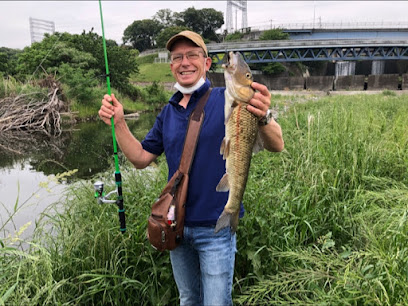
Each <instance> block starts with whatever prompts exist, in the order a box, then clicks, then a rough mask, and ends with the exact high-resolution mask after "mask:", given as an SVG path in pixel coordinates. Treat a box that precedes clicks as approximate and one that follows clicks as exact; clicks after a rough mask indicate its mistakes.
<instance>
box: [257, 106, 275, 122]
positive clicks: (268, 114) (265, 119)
mask: <svg viewBox="0 0 408 306" xmlns="http://www.w3.org/2000/svg"><path fill="white" fill-rule="evenodd" d="M272 119H273V116H272V111H271V110H270V109H268V110H267V112H266V115H265V116H263V117H262V118H261V119H259V121H258V124H259V126H265V125H267V124H268V123H269V122H271V120H272Z"/></svg>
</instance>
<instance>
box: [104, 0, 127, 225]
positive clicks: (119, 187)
mask: <svg viewBox="0 0 408 306" xmlns="http://www.w3.org/2000/svg"><path fill="white" fill-rule="evenodd" d="M99 12H100V15H101V26H102V42H103V54H104V57H105V69H106V86H107V89H108V95H109V96H110V95H111V87H110V74H109V66H108V54H107V51H106V41H105V30H104V27H103V14H102V2H101V0H99ZM112 103H113V102H112ZM111 127H112V141H113V156H114V159H115V183H116V189H117V199H116V204H117V205H118V208H119V209H118V214H119V222H120V231H121V232H122V233H125V232H126V221H125V208H124V206H123V196H122V175H121V173H120V169H119V160H118V148H117V144H116V136H115V124H114V119H113V116H112V117H111Z"/></svg>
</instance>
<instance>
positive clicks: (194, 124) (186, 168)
mask: <svg viewBox="0 0 408 306" xmlns="http://www.w3.org/2000/svg"><path fill="white" fill-rule="evenodd" d="M210 92H211V88H210V89H208V90H207V92H206V93H205V94H204V96H203V97H201V99H200V100H199V101H198V103H197V106H196V108H195V109H194V111H193V112H192V114H191V116H190V119H189V123H188V128H187V133H186V138H185V140H184V147H183V153H182V155H181V160H180V164H179V167H178V170H177V171H176V172H175V173H174V174H173V176H172V177H171V179H170V180H169V182H168V183H167V185H166V186H165V187H164V189H163V191H162V192H161V194H160V196H159V198H158V200H157V201H156V202H155V203H154V204H153V205H152V213H151V214H150V216H149V219H148V223H147V238H148V239H149V241H150V243H151V245H152V246H153V247H154V248H155V249H157V250H159V251H160V252H163V251H164V250H173V249H175V248H176V247H177V246H178V245H179V244H180V242H181V241H182V239H183V230H184V215H185V203H186V198H187V191H188V180H189V172H190V167H191V163H192V161H193V158H194V154H195V149H196V146H197V140H198V136H199V134H200V130H201V125H202V123H203V121H204V106H205V104H206V103H207V100H208V97H209V95H210Z"/></svg>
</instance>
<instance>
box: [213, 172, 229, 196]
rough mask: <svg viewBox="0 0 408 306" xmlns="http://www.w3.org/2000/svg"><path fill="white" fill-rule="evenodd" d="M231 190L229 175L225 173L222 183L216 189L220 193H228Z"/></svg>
mask: <svg viewBox="0 0 408 306" xmlns="http://www.w3.org/2000/svg"><path fill="white" fill-rule="evenodd" d="M229 189H230V187H229V181H228V173H225V174H224V175H223V177H222V178H221V180H220V182H219V183H218V185H217V187H216V188H215V190H216V191H218V192H226V191H228V190H229Z"/></svg>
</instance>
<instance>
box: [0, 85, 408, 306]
mask: <svg viewBox="0 0 408 306" xmlns="http://www.w3.org/2000/svg"><path fill="white" fill-rule="evenodd" d="M273 101H274V102H273V103H274V107H275V108H276V109H278V110H279V111H280V112H281V115H280V117H279V119H278V120H279V123H280V124H281V126H282V129H283V133H284V138H285V150H284V152H282V153H279V154H271V153H268V152H261V153H258V154H257V155H255V156H254V157H253V162H252V166H251V171H250V178H249V181H248V185H247V190H246V193H245V197H244V206H245V208H246V211H247V213H246V215H245V217H244V218H243V219H242V220H241V222H240V225H239V229H238V236H237V238H238V253H237V257H236V265H235V281H234V301H235V303H236V304H237V305H270V304H275V305H276V304H286V305H287V304H298V305H305V304H306V305H308V304H309V305H310V304H314V305H323V304H325V305H404V304H405V303H406V301H407V300H408V290H407V286H406V283H407V281H408V279H407V278H408V277H407V275H408V270H407V269H408V268H407V267H408V261H407V258H408V256H407V254H408V247H407V244H406V241H407V238H408V223H407V202H408V171H407V169H408V168H407V166H408V150H407V149H408V136H407V134H406V127H407V125H408V102H407V101H408V99H407V97H406V96H404V95H403V96H395V95H391V94H389V93H388V92H384V94H380V95H352V96H348V95H347V96H326V97H321V98H319V97H312V98H311V99H310V100H309V101H305V98H302V97H298V96H294V97H291V98H288V97H286V96H274V97H273ZM288 107H289V108H288ZM284 109H287V111H286V112H285V113H282V112H283V110H284ZM163 161H164V158H163V157H162V158H160V159H159V161H158V166H157V167H151V168H149V169H145V170H143V171H142V170H134V169H133V168H132V167H131V166H130V165H128V167H125V168H127V170H125V169H124V170H123V181H124V183H125V186H124V198H125V205H126V209H127V228H128V231H127V233H126V234H124V235H122V234H121V233H120V232H119V224H118V219H117V209H116V208H115V207H114V206H113V205H112V206H110V205H98V204H96V202H95V199H94V198H93V187H92V184H91V182H78V183H77V184H75V185H71V186H70V187H69V189H68V190H67V193H66V197H65V198H64V199H61V201H60V202H59V203H56V204H55V205H54V206H52V207H50V208H49V209H48V211H46V212H45V213H44V215H43V219H42V220H41V221H40V222H39V224H38V226H37V229H36V232H35V236H34V239H33V240H32V242H30V243H29V245H30V248H29V250H27V251H22V250H20V249H19V248H18V244H19V243H21V238H19V233H16V235H14V236H11V237H9V238H2V239H1V240H0V275H1V276H0V301H1V302H0V304H2V303H3V304H6V305H15V304H17V305H24V304H40V305H43V304H101V305H103V304H118V303H120V304H125V305H126V304H133V303H134V301H135V300H136V301H138V303H140V304H144V305H150V304H154V305H173V304H175V303H176V301H177V290H176V286H175V284H174V281H173V277H172V273H171V267H170V263H169V256H168V254H159V253H158V252H156V251H154V250H153V249H152V248H151V247H150V245H149V243H148V242H147V240H146V238H145V230H146V220H147V216H148V214H149V209H150V205H151V203H153V202H154V200H155V198H156V197H157V194H158V193H159V191H160V190H161V188H162V187H163V186H164V184H165V181H166V177H167V168H166V164H165V163H164V162H163ZM111 172H112V171H109V173H111ZM106 175H108V174H102V175H101V176H106ZM98 177H99V176H98ZM96 179H98V178H95V180H96ZM113 188H114V182H113V181H112V182H111V183H109V184H108V186H107V187H106V189H107V190H111V189H113Z"/></svg>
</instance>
